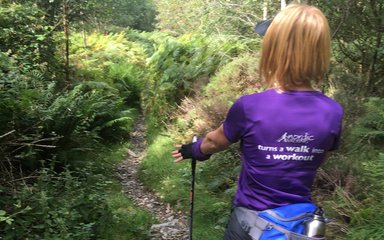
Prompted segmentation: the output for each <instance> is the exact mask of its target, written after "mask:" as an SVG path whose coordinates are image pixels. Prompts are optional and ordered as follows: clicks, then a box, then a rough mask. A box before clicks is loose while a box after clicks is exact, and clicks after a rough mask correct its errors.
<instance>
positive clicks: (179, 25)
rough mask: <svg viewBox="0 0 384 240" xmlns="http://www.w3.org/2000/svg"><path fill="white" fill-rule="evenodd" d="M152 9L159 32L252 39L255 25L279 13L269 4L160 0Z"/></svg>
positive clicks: (277, 6) (274, 3) (276, 5)
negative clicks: (220, 35)
mask: <svg viewBox="0 0 384 240" xmlns="http://www.w3.org/2000/svg"><path fill="white" fill-rule="evenodd" d="M156 5H157V7H158V11H159V14H158V15H157V20H158V27H159V28H160V29H161V30H164V31H171V32H174V33H176V34H183V33H189V32H194V31H200V32H203V33H207V34H225V35H236V36H250V35H252V34H253V28H254V25H255V23H256V22H257V21H259V20H261V19H263V18H265V17H268V16H273V15H274V14H275V13H276V12H277V11H278V10H279V9H280V2H278V1H272V0H264V1H261V0H246V1H240V0H229V1H222V0H213V1H205V0H194V1H188V2H185V1H181V0H171V1H165V0H162V1H158V2H157V3H156ZM265 7H267V8H268V9H265Z"/></svg>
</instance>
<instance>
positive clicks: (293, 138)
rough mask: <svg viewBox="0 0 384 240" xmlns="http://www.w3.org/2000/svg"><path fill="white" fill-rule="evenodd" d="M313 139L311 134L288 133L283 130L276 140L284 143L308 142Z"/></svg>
mask: <svg viewBox="0 0 384 240" xmlns="http://www.w3.org/2000/svg"><path fill="white" fill-rule="evenodd" d="M313 140H315V137H314V136H313V135H310V134H309V133H305V134H303V135H296V134H288V133H287V132H285V133H284V134H283V135H282V136H281V137H280V138H279V139H278V140H277V141H278V142H285V143H309V142H310V141H313Z"/></svg>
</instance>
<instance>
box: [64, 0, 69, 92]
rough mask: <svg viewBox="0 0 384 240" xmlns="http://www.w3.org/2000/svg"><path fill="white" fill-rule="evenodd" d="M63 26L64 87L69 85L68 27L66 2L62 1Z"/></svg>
mask: <svg viewBox="0 0 384 240" xmlns="http://www.w3.org/2000/svg"><path fill="white" fill-rule="evenodd" d="M63 10H64V13H63V25H64V35H65V69H64V71H65V85H68V84H69V27H68V2H67V0H63Z"/></svg>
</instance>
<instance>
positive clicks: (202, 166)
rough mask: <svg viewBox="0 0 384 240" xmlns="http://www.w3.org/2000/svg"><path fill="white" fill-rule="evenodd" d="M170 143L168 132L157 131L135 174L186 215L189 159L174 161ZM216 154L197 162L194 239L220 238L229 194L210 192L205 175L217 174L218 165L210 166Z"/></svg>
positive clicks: (225, 218)
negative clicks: (162, 133)
mask: <svg viewBox="0 0 384 240" xmlns="http://www.w3.org/2000/svg"><path fill="white" fill-rule="evenodd" d="M174 145H175V143H174V141H173V139H172V138H171V137H170V136H165V135H158V137H156V138H155V140H154V141H153V143H152V144H151V145H150V146H149V148H148V151H147V155H146V157H145V159H144V161H143V163H142V165H141V167H140V171H139V176H140V179H141V180H142V181H143V182H144V184H145V185H146V186H147V187H148V188H150V189H151V190H153V191H155V192H156V193H157V194H158V196H159V197H160V198H161V199H162V200H163V201H165V202H168V203H170V204H172V205H173V206H175V207H176V208H177V209H179V210H181V211H183V212H184V213H185V214H186V215H189V192H190V184H191V182H190V181H191V168H190V161H184V162H181V163H179V164H176V163H174V162H173V158H172V156H171V151H172V150H173V147H174ZM221 156H223V155H221ZM219 158H220V155H218V157H216V158H214V159H212V163H209V162H198V164H197V168H196V183H195V201H194V225H193V233H194V234H193V235H194V238H196V239H210V240H215V239H222V238H223V234H224V229H225V224H226V222H227V220H228V217H229V211H230V205H231V198H228V197H223V194H220V193H217V194H213V193H212V192H211V191H210V189H209V183H210V179H209V175H210V174H216V175H219V174H220V173H219V172H217V169H218V168H216V170H214V169H213V168H212V167H216V165H217V164H218V162H219V161H218V160H219Z"/></svg>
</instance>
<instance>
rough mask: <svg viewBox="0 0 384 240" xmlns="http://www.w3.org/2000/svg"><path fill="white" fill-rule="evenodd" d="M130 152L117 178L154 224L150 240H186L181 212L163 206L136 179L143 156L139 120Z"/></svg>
mask: <svg viewBox="0 0 384 240" xmlns="http://www.w3.org/2000/svg"><path fill="white" fill-rule="evenodd" d="M131 143H132V145H131V149H130V150H128V155H127V158H126V159H125V160H124V162H123V163H122V164H121V165H120V166H119V168H118V170H117V174H118V176H119V178H120V180H121V183H122V186H123V190H124V192H126V193H127V194H128V195H129V197H130V198H131V199H132V200H133V201H134V202H135V204H136V205H137V206H139V207H142V208H145V209H147V210H148V211H149V212H151V213H153V215H154V216H155V217H156V219H157V220H158V222H159V224H155V225H152V227H151V230H150V232H151V236H150V239H153V240H155V239H156V240H159V239H162V240H163V239H167V240H184V239H188V221H187V218H186V216H184V215H183V214H182V213H181V212H176V211H174V210H173V209H172V208H171V207H170V206H169V204H166V203H163V202H161V201H160V200H159V198H157V197H156V195H154V194H153V193H151V192H149V191H147V190H146V189H145V188H144V186H143V184H142V183H141V182H140V181H139V180H138V178H137V169H138V166H139V165H140V162H141V161H142V159H143V158H144V156H145V150H146V148H147V144H146V140H145V127H144V118H143V117H142V116H140V117H139V118H138V120H137V122H136V124H135V127H134V129H133V131H132V133H131Z"/></svg>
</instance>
